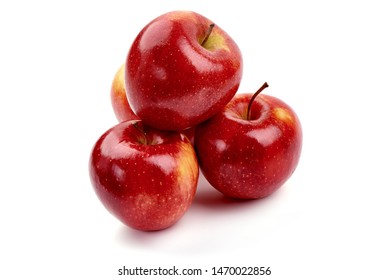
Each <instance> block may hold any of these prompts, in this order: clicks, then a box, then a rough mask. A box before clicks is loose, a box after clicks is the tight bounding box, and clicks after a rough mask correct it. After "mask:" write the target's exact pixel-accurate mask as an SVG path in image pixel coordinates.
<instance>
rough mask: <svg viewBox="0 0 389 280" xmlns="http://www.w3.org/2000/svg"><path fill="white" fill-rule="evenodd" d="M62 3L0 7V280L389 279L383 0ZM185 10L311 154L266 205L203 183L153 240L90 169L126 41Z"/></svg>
mask: <svg viewBox="0 0 389 280" xmlns="http://www.w3.org/2000/svg"><path fill="white" fill-rule="evenodd" d="M57 2H58V3H57ZM57 2H56V1H39V0H38V1H2V2H1V4H0V40H1V44H0V122H1V138H0V143H1V144H0V170H1V171H0V172H1V176H0V215H1V216H0V218H1V220H0V221H1V230H0V234H1V237H0V256H1V262H0V264H1V267H0V278H1V279H27V278H28V279H149V278H147V277H145V276H143V277H139V278H134V277H132V278H130V277H123V276H118V275H117V270H118V269H119V268H121V267H123V266H124V265H125V266H126V267H129V268H135V267H137V266H138V267H144V268H155V267H159V266H161V267H164V268H170V267H172V266H173V265H176V266H177V267H179V268H202V269H204V270H205V269H208V271H209V273H210V270H211V268H212V267H213V266H216V267H217V266H266V267H267V266H270V267H271V270H272V274H271V275H270V276H268V277H263V278H264V279H357V278H361V279H362V278H363V279H388V278H389V271H388V269H387V264H388V260H389V255H388V252H389V241H388V236H389V230H388V213H389V206H388V203H387V200H388V196H389V191H388V188H389V179H388V173H389V162H388V157H389V149H388V142H389V137H388V133H387V131H388V114H387V111H388V105H387V104H388V98H387V96H388V94H389V81H388V80H389V79H388V78H389V75H388V74H389V51H388V50H389V42H388V34H389V33H388V32H389V30H388V26H389V16H388V11H389V10H388V6H387V4H386V3H385V2H386V1H376V0H373V1H320V2H319V1H300V0H296V1H243V0H242V1H217V0H213V1H183V0H180V1H147V0H143V1H137V2H135V1H105V2H102V1H90V2H86V1H62V2H59V1H57ZM178 9H186V10H193V11H196V12H198V13H201V14H203V15H205V16H207V17H208V18H210V19H211V20H213V21H214V22H215V23H216V24H218V25H219V26H221V27H222V28H223V29H224V30H226V31H227V32H228V33H229V34H230V35H231V36H232V37H233V38H234V39H235V41H236V42H237V43H238V45H239V46H240V48H241V51H242V53H243V59H244V77H243V79H242V83H241V87H240V89H239V92H254V91H255V90H256V89H257V88H259V86H261V85H262V84H263V82H265V81H267V82H268V83H269V85H270V87H269V88H268V89H266V93H267V94H270V95H275V96H277V97H279V98H281V99H283V100H284V101H286V102H287V103H289V105H291V106H292V107H293V108H294V109H295V111H296V112H297V114H298V115H299V117H300V119H301V122H302V125H303V130H304V145H303V153H302V157H301V161H300V164H299V166H298V168H297V170H296V172H295V173H294V175H293V177H292V178H291V179H290V180H289V181H288V182H287V183H286V184H285V185H284V186H283V188H281V189H280V190H279V191H278V192H276V193H275V194H274V195H273V196H271V197H269V198H267V199H264V200H261V201H250V202H246V203H237V202H228V201H226V200H224V199H223V198H222V197H221V196H220V195H219V194H218V193H217V192H216V191H214V190H213V189H212V188H211V187H210V186H209V185H208V184H207V183H206V181H205V180H204V179H203V178H202V179H201V180H200V183H199V189H198V193H197V197H196V199H195V201H194V203H193V205H192V207H191V208H190V210H189V211H188V212H187V214H186V215H185V216H184V217H183V218H182V219H181V220H180V222H179V223H178V224H176V225H175V226H173V227H171V228H169V229H167V230H164V231H160V232H154V233H144V232H138V231H135V230H132V229H129V228H126V227H125V226H124V225H122V224H121V223H120V222H118V221H117V220H116V219H115V218H114V217H113V216H111V215H110V214H109V213H108V212H107V211H106V210H105V208H104V207H103V206H102V205H101V203H100V202H99V201H98V199H97V197H96V195H95V194H94V192H93V190H92V187H91V184H90V181H89V174H88V159H89V153H90V150H91V148H92V146H93V144H94V142H95V141H96V140H97V138H98V137H99V136H100V135H101V134H102V133H103V132H104V131H106V130H107V129H108V128H109V127H111V126H112V125H114V124H115V123H116V119H115V117H114V114H113V111H112V108H111V104H110V99H109V90H110V86H111V82H112V79H113V75H114V74H115V72H116V70H117V68H118V67H119V66H120V64H121V63H123V62H124V58H125V56H126V54H127V51H128V49H129V47H130V45H131V43H132V40H133V39H134V37H135V36H136V34H137V33H138V32H139V31H140V29H141V28H142V27H143V26H144V25H145V24H147V23H148V22H149V21H151V20H152V19H154V18H155V17H157V16H159V15H160V14H162V13H165V12H168V11H171V10H178ZM210 278H215V279H219V277H215V276H213V277H211V276H208V277H206V276H202V277H200V276H197V277H186V278H185V279H210ZM228 278H230V277H227V276H223V277H220V279H228ZM241 278H242V279H246V278H245V277H241ZM247 278H248V279H254V278H256V279H257V277H254V276H251V277H247Z"/></svg>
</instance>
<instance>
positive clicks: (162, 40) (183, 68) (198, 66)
mask: <svg viewBox="0 0 389 280" xmlns="http://www.w3.org/2000/svg"><path fill="white" fill-rule="evenodd" d="M124 75H125V87H126V91H127V96H128V100H129V102H130V104H131V107H132V109H133V110H134V112H135V113H136V115H138V116H139V117H140V118H141V119H142V120H143V121H144V122H145V123H147V124H149V125H151V126H153V127H156V128H159V129H162V130H175V131H182V130H184V129H186V128H189V127H193V126H195V125H197V124H199V123H201V122H203V121H205V120H206V119H208V118H209V117H211V116H213V115H214V114H216V113H217V112H219V111H220V110H221V109H222V108H223V107H224V106H225V105H226V104H227V103H228V102H229V101H230V100H231V99H232V97H233V96H234V95H235V93H236V91H237V90H238V87H239V84H240V80H241V76H242V56H241V52H240V50H239V48H238V46H237V44H236V43H235V42H234V41H233V39H232V38H231V37H230V36H229V35H228V34H227V33H226V32H225V31H223V30H222V29H221V28H220V27H219V26H218V25H215V24H214V23H213V22H212V21H211V20H209V19H207V18H205V17H204V16H202V15H200V14H197V13H195V12H190V11H174V12H170V13H167V14H164V15H161V16H159V17H158V18H156V19H154V20H153V21H151V22H150V23H149V24H147V25H146V26H145V27H144V28H143V29H142V30H141V31H140V33H139V34H138V36H137V37H136V38H135V40H134V42H133V44H132V46H131V48H130V50H129V52H128V55H127V59H126V64H125V70H124Z"/></svg>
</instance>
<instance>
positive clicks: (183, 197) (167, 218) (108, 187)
mask: <svg viewBox="0 0 389 280" xmlns="http://www.w3.org/2000/svg"><path fill="white" fill-rule="evenodd" d="M89 172H90V178H91V183H92V186H93V188H94V190H95V192H96V194H97V196H98V198H99V199H100V201H101V202H102V203H103V205H104V206H105V207H106V208H107V210H108V211H109V212H111V213H112V214H113V215H114V216H116V217H117V218H118V219H119V220H120V221H122V222H123V223H124V224H126V225H128V226H129V227H132V228H134V229H138V230H143V231H155V230H161V229H165V228H167V227H170V226H171V225H173V224H174V223H176V222H177V221H178V220H179V219H180V218H181V217H182V216H183V215H184V213H185V212H186V211H187V210H188V208H189V206H190V205H191V203H192V201H193V198H194V195H195V192H196V188H197V182H198V176H199V166H198V162H197V158H196V154H195V151H194V148H193V145H192V144H191V143H190V142H189V140H188V138H187V137H186V136H184V135H183V134H182V133H178V132H168V131H160V130H157V129H155V128H152V127H150V126H148V125H146V124H144V123H143V122H142V121H139V120H138V121H136V120H135V121H124V122H121V123H119V124H117V125H116V126H114V127H112V128H110V129H109V130H108V131H107V132H105V133H104V134H103V135H102V136H101V137H100V138H99V139H98V141H97V142H96V144H95V145H94V147H93V149H92V153H91V156H90V161H89Z"/></svg>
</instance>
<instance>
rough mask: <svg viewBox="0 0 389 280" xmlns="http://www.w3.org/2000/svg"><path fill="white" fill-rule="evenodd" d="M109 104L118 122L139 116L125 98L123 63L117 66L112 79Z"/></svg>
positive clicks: (135, 118)
mask: <svg viewBox="0 0 389 280" xmlns="http://www.w3.org/2000/svg"><path fill="white" fill-rule="evenodd" d="M111 104H112V109H113V111H114V113H115V116H116V118H117V120H118V121H119V122H122V121H127V120H139V117H138V116H137V115H135V113H134V112H133V111H132V109H131V107H130V104H129V103H128V100H127V95H126V89H125V87H124V64H122V65H121V66H120V67H119V69H118V70H117V72H116V74H115V76H114V78H113V81H112V85H111Z"/></svg>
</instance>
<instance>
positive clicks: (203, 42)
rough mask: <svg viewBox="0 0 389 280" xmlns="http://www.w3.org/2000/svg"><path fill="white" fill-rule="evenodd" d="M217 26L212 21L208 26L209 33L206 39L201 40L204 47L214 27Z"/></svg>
mask: <svg viewBox="0 0 389 280" xmlns="http://www.w3.org/2000/svg"><path fill="white" fill-rule="evenodd" d="M214 27H215V24H214V23H211V24H210V25H209V27H208V30H207V34H206V35H205V37H204V40H203V41H202V42H201V45H202V46H203V47H204V45H205V43H206V42H207V41H208V38H209V35H211V32H212V29H213V28H214Z"/></svg>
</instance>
